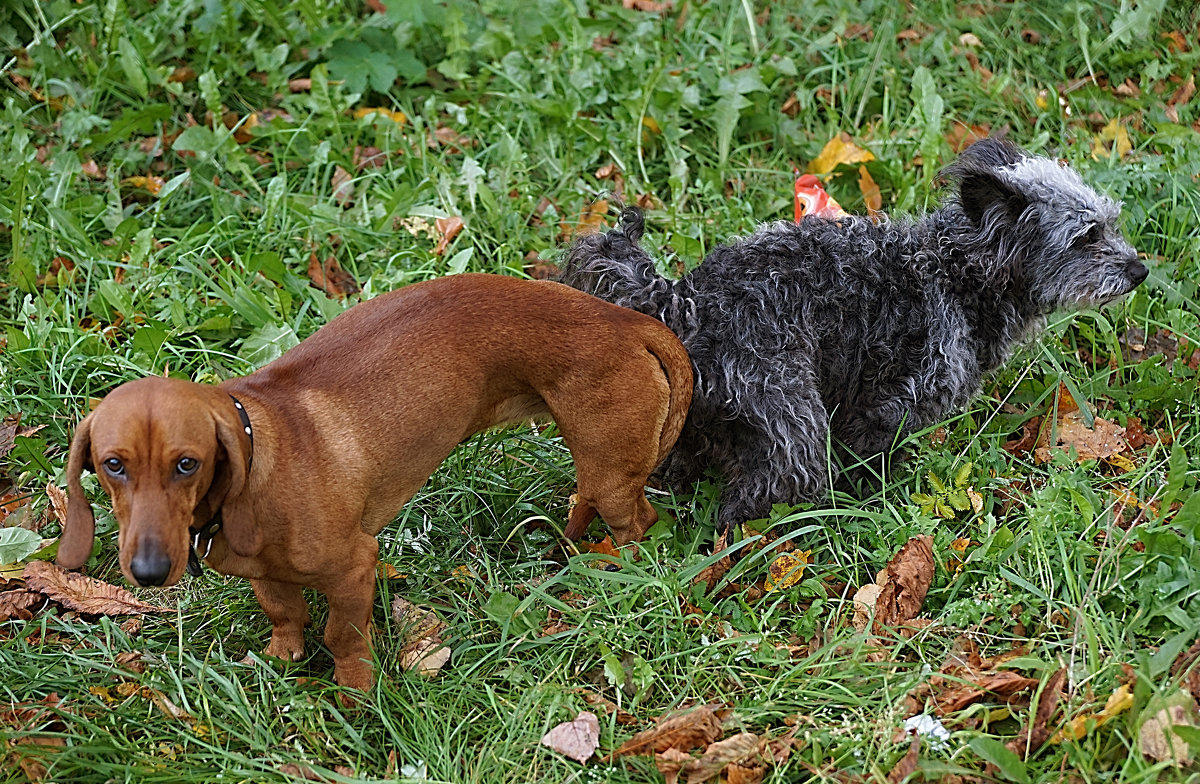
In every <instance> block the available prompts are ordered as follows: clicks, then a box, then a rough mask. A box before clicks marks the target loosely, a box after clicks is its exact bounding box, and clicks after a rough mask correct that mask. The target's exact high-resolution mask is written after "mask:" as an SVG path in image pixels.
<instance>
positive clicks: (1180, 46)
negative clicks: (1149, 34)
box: [1159, 30, 1190, 52]
mask: <svg viewBox="0 0 1200 784" xmlns="http://www.w3.org/2000/svg"><path fill="white" fill-rule="evenodd" d="M1159 37H1160V38H1162V39H1163V40H1164V41H1166V42H1167V51H1170V52H1186V51H1188V50H1189V48H1190V47H1188V42H1187V38H1186V37H1185V36H1184V34H1183V33H1181V32H1179V31H1178V30H1170V31H1168V32H1165V33H1163V34H1162V35H1161V36H1159Z"/></svg>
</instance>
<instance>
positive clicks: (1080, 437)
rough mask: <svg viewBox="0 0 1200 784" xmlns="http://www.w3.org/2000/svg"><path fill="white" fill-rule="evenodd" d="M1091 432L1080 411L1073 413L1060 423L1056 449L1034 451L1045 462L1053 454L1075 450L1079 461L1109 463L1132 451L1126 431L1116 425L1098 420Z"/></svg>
mask: <svg viewBox="0 0 1200 784" xmlns="http://www.w3.org/2000/svg"><path fill="white" fill-rule="evenodd" d="M1092 424H1093V427H1092V429H1088V427H1087V426H1086V425H1084V424H1083V415H1082V414H1081V413H1080V412H1079V411H1077V410H1076V411H1070V412H1068V413H1067V414H1065V415H1063V416H1062V417H1061V419H1060V420H1059V423H1058V428H1057V432H1056V434H1055V443H1054V445H1053V446H1040V447H1038V448H1037V449H1035V450H1034V452H1033V454H1034V457H1035V458H1036V459H1037V461H1038V462H1041V463H1045V462H1047V461H1049V460H1050V459H1051V458H1052V457H1053V455H1052V452H1054V451H1058V452H1068V451H1069V450H1070V449H1071V448H1074V449H1075V453H1076V455H1077V459H1078V460H1079V461H1080V462H1083V461H1084V460H1106V459H1109V458H1112V457H1114V456H1116V455H1119V454H1120V453H1121V452H1127V451H1129V442H1128V441H1126V440H1125V428H1123V427H1121V426H1120V425H1118V424H1117V423H1115V422H1109V421H1108V420H1107V419H1101V418H1100V417H1096V418H1095V420H1094V421H1093V423H1092Z"/></svg>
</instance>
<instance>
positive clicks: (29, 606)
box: [0, 588, 46, 621]
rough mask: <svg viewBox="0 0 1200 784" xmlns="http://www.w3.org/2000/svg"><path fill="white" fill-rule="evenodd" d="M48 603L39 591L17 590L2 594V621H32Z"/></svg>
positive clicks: (0, 608)
mask: <svg viewBox="0 0 1200 784" xmlns="http://www.w3.org/2000/svg"><path fill="white" fill-rule="evenodd" d="M45 603H46V597H45V596H43V595H42V594H40V593H38V592H37V591H30V590H26V589H22V588H17V589H15V590H11V591H4V592H0V621H7V620H10V619H13V618H16V619H18V620H22V621H28V620H31V619H32V618H33V616H34V614H35V612H36V611H37V610H39V609H41V607H42V605H44V604H45Z"/></svg>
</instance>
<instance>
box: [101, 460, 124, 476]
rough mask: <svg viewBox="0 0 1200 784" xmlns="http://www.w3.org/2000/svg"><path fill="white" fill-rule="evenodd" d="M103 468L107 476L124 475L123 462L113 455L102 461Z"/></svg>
mask: <svg viewBox="0 0 1200 784" xmlns="http://www.w3.org/2000/svg"><path fill="white" fill-rule="evenodd" d="M104 470H105V471H107V472H108V475H109V476H125V464H124V463H122V462H121V461H120V460H118V459H117V458H115V457H110V458H108V459H107V460H105V461H104Z"/></svg>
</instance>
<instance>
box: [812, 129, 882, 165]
mask: <svg viewBox="0 0 1200 784" xmlns="http://www.w3.org/2000/svg"><path fill="white" fill-rule="evenodd" d="M873 160H875V155H874V154H872V153H871V151H870V150H864V149H863V148H862V147H859V146H858V145H857V144H855V143H854V142H853V141H852V140H851V139H850V134H848V133H845V132H842V133H839V134H838V135H837V136H835V137H833V138H832V139H830V140H829V143H828V144H826V145H825V149H823V150H821V154H820V155H818V156H817V157H816V158H813V160H812V162H811V163H809V164H808V173H809V174H828V173H829V172H831V171H833V170H834V169H836V168H837V167H838V164H841V163H866V162H867V161H873Z"/></svg>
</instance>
